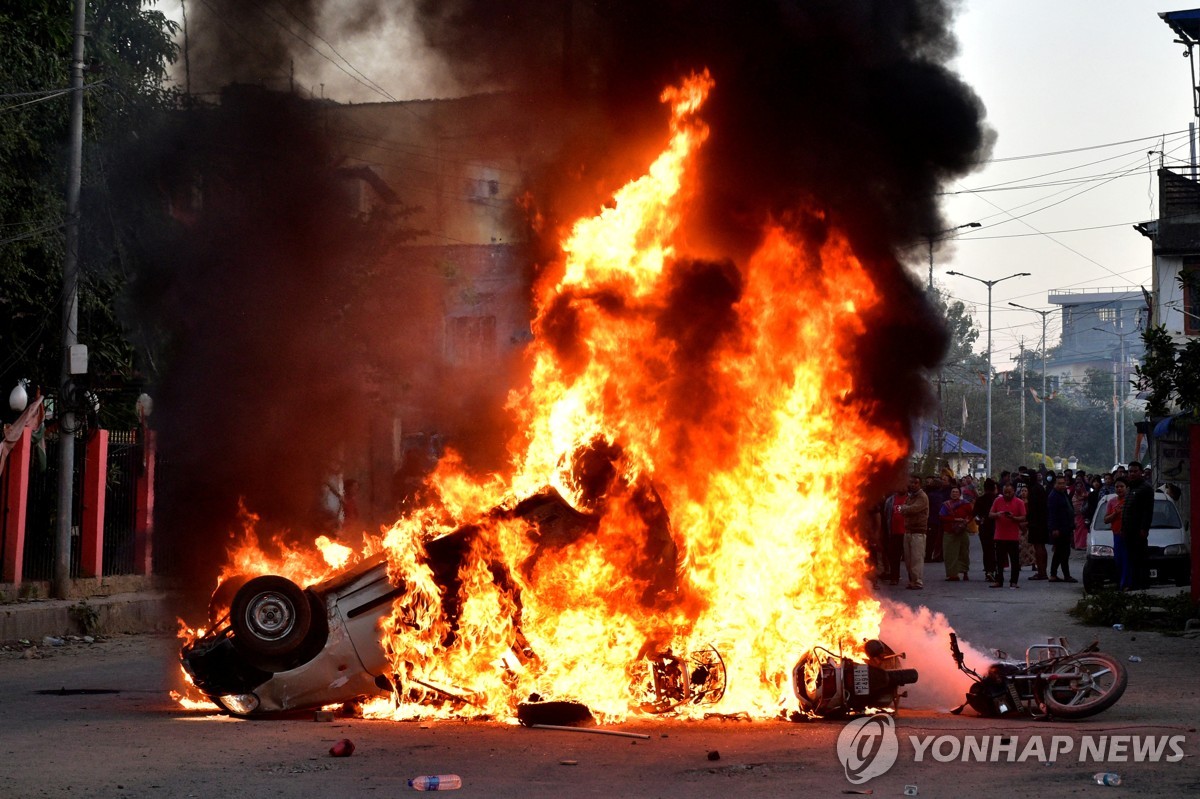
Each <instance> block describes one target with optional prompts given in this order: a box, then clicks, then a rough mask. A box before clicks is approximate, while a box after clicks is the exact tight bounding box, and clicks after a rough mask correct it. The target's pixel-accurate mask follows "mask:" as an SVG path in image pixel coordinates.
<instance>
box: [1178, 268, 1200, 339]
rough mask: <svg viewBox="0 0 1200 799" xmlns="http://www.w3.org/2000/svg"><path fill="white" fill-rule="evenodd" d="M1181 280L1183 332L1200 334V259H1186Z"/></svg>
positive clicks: (1181, 271)
mask: <svg viewBox="0 0 1200 799" xmlns="http://www.w3.org/2000/svg"><path fill="white" fill-rule="evenodd" d="M1179 280H1180V282H1181V283H1182V284H1183V332H1184V333H1186V334H1187V335H1189V336H1196V335H1200V259H1198V258H1189V259H1185V260H1184V262H1183V268H1182V269H1180V271H1179Z"/></svg>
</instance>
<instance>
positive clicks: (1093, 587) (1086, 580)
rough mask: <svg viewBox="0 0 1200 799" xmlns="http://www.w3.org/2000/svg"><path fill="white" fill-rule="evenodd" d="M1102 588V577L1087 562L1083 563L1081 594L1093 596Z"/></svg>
mask: <svg viewBox="0 0 1200 799" xmlns="http://www.w3.org/2000/svg"><path fill="white" fill-rule="evenodd" d="M1103 587H1104V575H1103V574H1101V573H1100V570H1099V569H1097V568H1096V567H1095V566H1094V565H1092V563H1091V562H1089V561H1084V563H1083V592H1084V593H1085V594H1094V593H1096V592H1097V591H1099V590H1100V589H1101V588H1103Z"/></svg>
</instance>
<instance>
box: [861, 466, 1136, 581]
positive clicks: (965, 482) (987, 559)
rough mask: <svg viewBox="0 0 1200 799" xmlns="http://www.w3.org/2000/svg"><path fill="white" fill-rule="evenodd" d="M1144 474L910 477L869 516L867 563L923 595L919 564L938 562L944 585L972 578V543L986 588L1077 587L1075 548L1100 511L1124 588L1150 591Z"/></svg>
mask: <svg viewBox="0 0 1200 799" xmlns="http://www.w3.org/2000/svg"><path fill="white" fill-rule="evenodd" d="M1153 485H1154V484H1153V482H1152V481H1151V479H1150V469H1149V468H1145V469H1143V467H1142V464H1141V463H1139V462H1137V461H1133V462H1131V463H1130V464H1129V465H1128V467H1119V468H1117V469H1116V470H1115V471H1113V472H1111V473H1105V474H1092V475H1089V474H1086V473H1084V472H1082V471H1080V472H1073V471H1072V470H1071V469H1066V470H1064V471H1062V472H1054V471H1051V470H1047V469H1045V468H1044V467H1043V468H1039V469H1037V470H1032V469H1029V468H1028V467H1025V466H1022V467H1020V468H1019V469H1017V470H1015V471H1012V472H1008V471H1005V472H1001V473H1000V476H999V478H998V479H993V478H990V477H989V478H987V479H986V480H984V481H983V482H982V485H979V484H977V483H976V481H975V479H974V478H973V477H971V476H969V475H968V476H965V477H956V476H955V475H954V474H953V472H951V471H950V470H949V469H946V470H944V471H943V472H942V474H940V475H929V476H925V477H921V476H920V475H916V474H914V475H912V476H910V478H909V481H908V487H907V489H906V490H897V491H896V492H895V493H894V494H892V495H890V496H888V497H887V498H886V499H884V500H883V502H881V503H879V504H877V505H876V506H874V507H873V508H872V509H871V517H872V521H873V524H872V528H873V530H874V531H876V533H877V534H876V535H874V537H873V546H872V550H873V551H872V553H871V554H872V557H873V566H874V569H875V577H876V581H877V582H883V583H886V584H888V585H899V583H900V567H901V565H903V566H904V571H905V572H906V576H907V578H908V584H907V588H909V589H910V590H921V589H923V588H924V587H925V565H926V564H934V563H939V564H942V566H943V567H944V569H945V574H946V576H945V579H946V580H947V581H948V582H969V581H970V580H971V575H972V568H971V538H973V537H978V539H979V543H980V548H981V550H982V553H983V563H982V564H981V567H980V568H981V570H982V576H983V581H984V582H986V583H987V584H988V585H989V586H990V587H992V588H1003V587H1004V586H1005V583H1006V581H1007V585H1008V587H1009V588H1010V589H1016V588H1018V587H1019V585H1020V573H1021V571H1022V569H1027V570H1028V571H1029V572H1031V574H1030V576H1029V577H1028V579H1030V580H1046V581H1048V582H1051V583H1075V582H1078V580H1077V579H1076V578H1075V577H1074V576H1072V574H1071V562H1070V558H1071V552H1072V550H1082V549H1086V548H1087V545H1088V530H1089V528H1090V526H1091V522H1092V519H1093V518H1094V517H1095V516H1096V512H1097V509H1098V508H1100V507H1101V505H1103V508H1104V519H1105V521H1106V522H1108V524H1109V525H1110V526H1111V528H1112V532H1113V549H1114V556H1115V560H1116V565H1117V576H1118V584H1119V587H1120V589H1121V590H1123V591H1130V590H1136V589H1141V588H1145V587H1147V585H1148V584H1149V577H1150V569H1149V564H1148V560H1147V541H1148V537H1149V533H1150V524H1151V520H1152V517H1153V513H1154V488H1153Z"/></svg>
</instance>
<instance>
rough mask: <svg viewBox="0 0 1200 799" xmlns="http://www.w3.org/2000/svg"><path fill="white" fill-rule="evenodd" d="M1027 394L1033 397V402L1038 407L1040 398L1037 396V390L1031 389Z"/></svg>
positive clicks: (1040, 402) (1040, 401)
mask: <svg viewBox="0 0 1200 799" xmlns="http://www.w3.org/2000/svg"><path fill="white" fill-rule="evenodd" d="M1029 393H1030V394H1031V395H1032V396H1033V401H1034V402H1036V403H1037V404H1038V405H1041V404H1042V398H1041V397H1039V396H1038V393H1037V389H1035V388H1032V387H1031V388H1030V389H1029Z"/></svg>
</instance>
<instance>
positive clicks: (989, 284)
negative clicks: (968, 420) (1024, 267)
mask: <svg viewBox="0 0 1200 799" xmlns="http://www.w3.org/2000/svg"><path fill="white" fill-rule="evenodd" d="M946 274H947V275H956V276H958V277H965V278H967V279H968V280H974V281H975V282H976V283H982V284H983V285H985V286H987V295H988V299H987V309H988V314H987V320H988V324H987V354H988V368H987V475H988V477H994V476H995V472H993V471H992V287H993V286H995V285H996V284H997V283H1003V282H1004V281H1005V280H1012V279H1013V278H1014V277H1029V275H1030V273H1029V272H1014V273H1013V274H1011V275H1005V276H1004V277H998V278H996V279H995V280H984V279H983V278H981V277H972V276H971V275H964V274H963V273H962V272H953V271H951V272H947V273H946Z"/></svg>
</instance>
